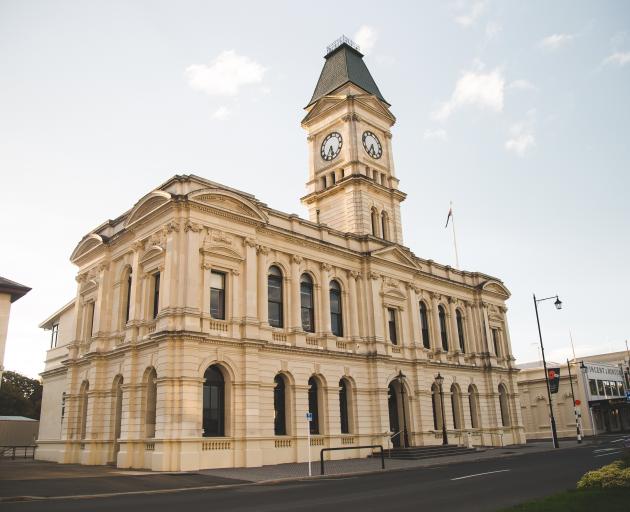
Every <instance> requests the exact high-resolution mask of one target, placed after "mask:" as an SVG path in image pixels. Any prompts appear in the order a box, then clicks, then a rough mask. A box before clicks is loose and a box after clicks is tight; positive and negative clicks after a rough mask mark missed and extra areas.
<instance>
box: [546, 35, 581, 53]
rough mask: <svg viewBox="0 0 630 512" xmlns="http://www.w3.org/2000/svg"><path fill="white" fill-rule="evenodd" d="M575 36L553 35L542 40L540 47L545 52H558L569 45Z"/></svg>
mask: <svg viewBox="0 0 630 512" xmlns="http://www.w3.org/2000/svg"><path fill="white" fill-rule="evenodd" d="M574 37H575V36H573V34H551V35H550V36H547V37H545V38H543V39H541V40H540V42H539V43H538V46H540V47H541V48H543V49H545V50H557V49H558V48H560V47H562V46H565V45H567V44H569V43H570V42H571V41H572V40H573V38H574Z"/></svg>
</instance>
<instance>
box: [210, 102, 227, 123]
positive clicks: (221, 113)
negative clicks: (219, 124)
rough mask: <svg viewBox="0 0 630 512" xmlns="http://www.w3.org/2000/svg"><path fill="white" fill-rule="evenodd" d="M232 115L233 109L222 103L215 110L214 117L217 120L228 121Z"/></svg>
mask: <svg viewBox="0 0 630 512" xmlns="http://www.w3.org/2000/svg"><path fill="white" fill-rule="evenodd" d="M231 115H232V111H231V110H230V109H229V108H227V107H226V106H225V105H221V106H220V107H219V108H218V109H217V110H216V111H215V112H214V114H212V118H213V119H216V120H217V121H227V120H228V119H229V118H230V116H231Z"/></svg>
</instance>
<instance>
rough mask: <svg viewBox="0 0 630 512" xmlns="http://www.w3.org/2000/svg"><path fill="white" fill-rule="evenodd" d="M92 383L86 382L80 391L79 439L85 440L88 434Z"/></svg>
mask: <svg viewBox="0 0 630 512" xmlns="http://www.w3.org/2000/svg"><path fill="white" fill-rule="evenodd" d="M89 390H90V383H89V382H88V381H87V380H84V381H83V383H82V384H81V389H80V391H79V438H80V439H85V437H86V434H87V415H88V391H89Z"/></svg>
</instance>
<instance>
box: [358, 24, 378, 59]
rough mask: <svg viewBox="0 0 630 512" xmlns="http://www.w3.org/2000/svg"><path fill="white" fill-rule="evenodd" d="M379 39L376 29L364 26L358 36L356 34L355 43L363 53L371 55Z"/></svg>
mask: <svg viewBox="0 0 630 512" xmlns="http://www.w3.org/2000/svg"><path fill="white" fill-rule="evenodd" d="M377 39H378V32H377V31H376V29H375V28H374V27H370V26H369V25H362V26H361V27H360V28H359V30H358V31H357V33H356V34H354V42H355V43H357V44H358V45H359V48H361V52H362V53H365V54H367V53H370V51H371V50H372V48H374V45H375V44H376V40H377Z"/></svg>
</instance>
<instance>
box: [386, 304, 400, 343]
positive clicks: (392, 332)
mask: <svg viewBox="0 0 630 512" xmlns="http://www.w3.org/2000/svg"><path fill="white" fill-rule="evenodd" d="M387 326H388V328H389V341H391V342H392V344H394V345H398V332H397V330H396V310H395V309H393V308H387Z"/></svg>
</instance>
